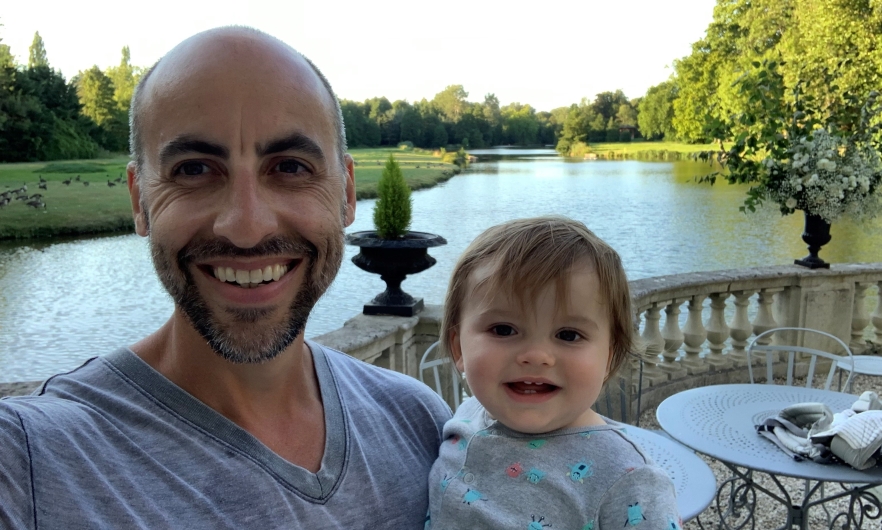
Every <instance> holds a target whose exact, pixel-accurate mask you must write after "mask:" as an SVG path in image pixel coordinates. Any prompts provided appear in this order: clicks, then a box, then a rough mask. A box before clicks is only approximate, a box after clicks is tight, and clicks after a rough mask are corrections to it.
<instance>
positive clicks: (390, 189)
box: [374, 154, 411, 239]
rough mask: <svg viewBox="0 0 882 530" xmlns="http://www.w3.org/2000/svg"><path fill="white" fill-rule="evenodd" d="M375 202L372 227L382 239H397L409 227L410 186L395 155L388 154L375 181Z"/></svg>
mask: <svg viewBox="0 0 882 530" xmlns="http://www.w3.org/2000/svg"><path fill="white" fill-rule="evenodd" d="M377 195H378V199H377V203H376V205H374V228H375V229H376V230H377V235H379V236H380V237H381V238H383V239H397V238H399V237H401V236H403V235H404V234H405V233H406V232H407V229H408V228H410V211H411V199H410V187H409V186H408V185H407V182H405V181H404V173H402V172H401V168H400V167H398V162H396V161H395V157H393V156H392V155H391V154H390V155H389V160H387V161H386V168H385V169H384V170H383V174H382V176H380V181H379V182H378V183H377Z"/></svg>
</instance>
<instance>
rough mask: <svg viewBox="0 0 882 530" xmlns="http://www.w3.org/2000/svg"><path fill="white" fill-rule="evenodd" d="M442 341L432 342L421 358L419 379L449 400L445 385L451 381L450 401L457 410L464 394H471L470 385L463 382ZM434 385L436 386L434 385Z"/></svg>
mask: <svg viewBox="0 0 882 530" xmlns="http://www.w3.org/2000/svg"><path fill="white" fill-rule="evenodd" d="M440 346H441V342H440V341H436V342H434V343H432V345H431V346H429V347H428V349H426V353H424V354H423V357H422V359H420V366H419V372H418V373H419V379H420V381H422V382H423V383H425V384H427V385H429V386H431V387H432V388H433V389H434V390H435V392H437V393H438V395H439V396H441V397H443V398H445V400H447V398H448V396H447V395H446V392H445V391H444V390H445V386H446V384H445V383H446V382H447V381H449V382H450V390H451V392H450V393H451V396H449V397H450V398H451V399H450V400H449V401H448V403H450V401H452V402H453V403H452V408H453V410H456V408H457V407H459V404H460V403H462V398H463V396H468V395H470V393H469V391H468V385H463V384H462V375H461V374H460V373H459V370H457V369H456V366H454V364H453V360H452V359H451V358H450V356H449V355H446V354H445V353H444V352H442V350H441V347H440ZM427 370H431V372H432V378H431V380H429V381H426V377H425V375H426V371H427ZM433 385H434V386H433Z"/></svg>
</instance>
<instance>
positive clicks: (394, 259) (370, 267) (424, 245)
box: [346, 230, 447, 317]
mask: <svg viewBox="0 0 882 530" xmlns="http://www.w3.org/2000/svg"><path fill="white" fill-rule="evenodd" d="M346 242H347V243H349V244H350V245H355V246H357V247H359V248H360V249H361V251H360V252H359V253H358V254H356V255H355V256H354V257H353V258H352V263H355V265H356V266H357V267H358V268H359V269H362V270H365V271H367V272H372V273H374V274H379V275H380V278H382V280H383V281H384V282H386V290H385V291H383V292H382V293H380V294H378V295H377V296H376V297H375V298H374V299H373V300H371V301H370V303H367V304H365V306H364V314H365V315H395V316H402V317H412V316H414V315H415V314H417V313H419V312H420V311H421V310H422V309H423V299H422V298H414V297H412V296H411V295H409V294H407V293H405V292H404V291H402V290H401V282H403V281H404V278H405V277H406V276H407V275H408V274H416V273H418V272H422V271H424V270H426V269H428V268H429V267H431V266H432V265H434V264H435V258H433V257H432V256H430V255H429V253H428V249H429V248H430V247H437V246H441V245H446V244H447V240H446V239H444V238H443V237H441V236H439V235H435V234H429V233H426V232H407V233H406V234H404V236H403V237H401V238H399V239H383V238H381V237H380V236H378V235H377V232H376V231H374V230H366V231H363V232H353V233H351V234H347V235H346Z"/></svg>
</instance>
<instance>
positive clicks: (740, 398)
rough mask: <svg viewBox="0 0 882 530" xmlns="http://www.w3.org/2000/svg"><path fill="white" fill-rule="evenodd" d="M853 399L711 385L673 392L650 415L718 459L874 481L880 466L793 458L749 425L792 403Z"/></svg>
mask: <svg viewBox="0 0 882 530" xmlns="http://www.w3.org/2000/svg"><path fill="white" fill-rule="evenodd" d="M855 399H857V397H856V396H853V395H850V394H843V393H840V392H831V391H826V390H819V389H813V388H804V387H795V386H783V385H766V384H754V385H712V386H706V387H700V388H693V389H689V390H686V391H684V392H680V393H678V394H674V395H673V396H671V397H669V398H667V399H666V400H664V401H663V402H662V403H661V405H659V406H658V409H657V410H656V416H657V417H658V422H659V425H661V426H662V428H663V429H664V430H665V431H666V432H668V433H669V434H670V435H671V436H672V437H673V438H674V439H676V440H678V441H680V442H682V443H683V444H685V445H687V446H689V447H691V448H692V449H694V450H696V451H699V452H701V453H704V454H706V455H708V456H711V457H713V458H716V459H717V460H720V461H722V462H726V463H729V464H733V465H736V466H743V467H749V468H751V469H755V470H759V471H764V472H767V473H772V474H776V475H785V476H791V477H798V478H808V479H814V480H826V481H836V482H848V483H855V482H864V483H880V482H882V467H880V466H877V467H875V468H872V469H870V470H866V471H858V470H856V469H853V468H852V467H850V466H847V465H845V464H841V465H840V464H832V465H823V464H816V463H814V462H811V461H808V460H805V461H802V462H797V461H795V460H793V459H792V458H791V457H789V456H788V455H786V454H785V453H784V452H782V451H781V450H780V449H778V447H777V446H775V444H773V443H772V442H770V441H769V440H766V439H765V438H763V437H762V436H760V435H759V434H757V432H756V429H755V428H754V426H755V425H757V424H760V423H762V422H763V420H765V419H766V418H769V417H771V416H774V415H775V414H777V413H778V412H780V411H781V410H782V409H783V408H785V407H787V406H790V405H793V404H796V403H806V402H819V403H825V404H826V405H827V406H829V407H830V408H831V409H832V410H833V411H834V412H838V411H841V410H844V409H846V408H849V407H850V406H851V404H852V403H853V402H854V401H855Z"/></svg>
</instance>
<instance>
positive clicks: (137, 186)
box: [126, 161, 148, 237]
mask: <svg viewBox="0 0 882 530" xmlns="http://www.w3.org/2000/svg"><path fill="white" fill-rule="evenodd" d="M126 177H127V184H128V186H129V198H130V199H131V201H132V217H134V219H135V232H137V234H138V235H139V236H143V237H146V236H147V232H148V230H147V212H145V211H144V209H143V208H142V207H141V206H142V202H141V183H140V176H139V175H138V170H137V166H136V165H135V162H134V161H131V162H129V163H128V164H127V165H126Z"/></svg>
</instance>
